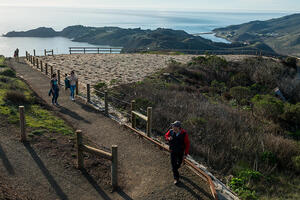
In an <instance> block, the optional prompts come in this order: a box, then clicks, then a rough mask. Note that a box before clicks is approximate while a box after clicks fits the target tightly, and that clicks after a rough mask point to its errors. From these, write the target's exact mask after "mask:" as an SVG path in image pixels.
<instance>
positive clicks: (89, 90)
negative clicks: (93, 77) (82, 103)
mask: <svg viewBox="0 0 300 200" xmlns="http://www.w3.org/2000/svg"><path fill="white" fill-rule="evenodd" d="M86 98H87V102H88V103H89V102H91V89H90V84H86Z"/></svg>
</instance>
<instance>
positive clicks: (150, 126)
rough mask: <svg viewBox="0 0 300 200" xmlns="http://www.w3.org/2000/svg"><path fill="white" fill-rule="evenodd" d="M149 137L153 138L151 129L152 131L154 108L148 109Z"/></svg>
mask: <svg viewBox="0 0 300 200" xmlns="http://www.w3.org/2000/svg"><path fill="white" fill-rule="evenodd" d="M147 118H148V120H147V136H148V137H150V136H151V129H152V107H148V108H147Z"/></svg>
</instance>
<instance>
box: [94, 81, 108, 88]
mask: <svg viewBox="0 0 300 200" xmlns="http://www.w3.org/2000/svg"><path fill="white" fill-rule="evenodd" d="M106 88H107V85H106V83H104V82H99V83H97V84H96V85H94V89H96V90H103V89H106Z"/></svg>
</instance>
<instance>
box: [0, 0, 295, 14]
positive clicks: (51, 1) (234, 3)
mask: <svg viewBox="0 0 300 200" xmlns="http://www.w3.org/2000/svg"><path fill="white" fill-rule="evenodd" d="M4 5H6V6H51V7H92V8H95V7H97V8H116V9H122V8H124V9H137V8H138V9H159V10H222V11H226V10H228V11H234V10H235V11H243V10H245V11H246V10H247V11H294V12H300V0H22V1H20V0H0V6H4Z"/></svg>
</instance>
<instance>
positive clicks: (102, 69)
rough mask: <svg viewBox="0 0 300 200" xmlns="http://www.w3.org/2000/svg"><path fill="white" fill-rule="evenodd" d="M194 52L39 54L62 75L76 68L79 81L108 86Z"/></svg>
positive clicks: (137, 78)
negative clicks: (181, 53) (159, 53)
mask: <svg viewBox="0 0 300 200" xmlns="http://www.w3.org/2000/svg"><path fill="white" fill-rule="evenodd" d="M192 57H195V55H156V54H72V55H55V56H46V57H40V58H41V59H42V60H43V63H48V65H50V66H53V67H54V69H55V70H58V69H60V71H61V76H62V77H63V74H64V73H68V74H69V73H70V72H71V70H74V71H75V73H76V75H77V76H78V78H79V82H80V84H81V85H82V86H83V85H86V84H91V85H95V84H97V83H98V82H105V83H106V84H107V85H108V86H109V87H112V86H116V85H119V84H124V83H132V82H137V81H141V80H143V79H144V78H145V77H146V76H149V75H151V74H153V73H155V72H157V71H159V70H161V69H163V68H166V67H167V66H168V63H169V62H170V61H171V60H175V61H177V62H181V63H187V62H189V61H190V60H191V58H192ZM244 57H245V56H237V55H236V56H224V58H225V59H226V60H241V59H243V58H244Z"/></svg>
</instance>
